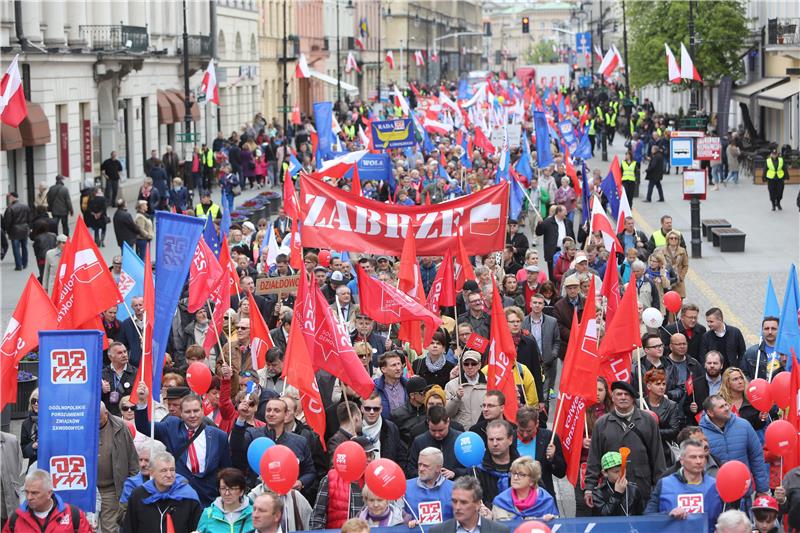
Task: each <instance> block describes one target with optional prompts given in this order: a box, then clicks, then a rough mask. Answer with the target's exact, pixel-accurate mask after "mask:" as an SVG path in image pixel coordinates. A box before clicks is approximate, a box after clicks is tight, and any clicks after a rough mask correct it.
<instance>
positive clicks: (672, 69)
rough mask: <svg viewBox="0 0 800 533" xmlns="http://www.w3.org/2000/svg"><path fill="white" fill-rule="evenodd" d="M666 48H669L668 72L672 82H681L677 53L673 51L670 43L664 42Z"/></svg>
mask: <svg viewBox="0 0 800 533" xmlns="http://www.w3.org/2000/svg"><path fill="white" fill-rule="evenodd" d="M664 48H666V49H667V72H668V73H669V74H668V77H669V82H670V83H680V82H681V69H680V67H679V66H678V62H677V61H675V55H674V54H673V53H672V50H671V49H670V47H669V45H668V44H667V43H664Z"/></svg>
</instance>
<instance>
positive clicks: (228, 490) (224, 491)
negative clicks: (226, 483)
mask: <svg viewBox="0 0 800 533" xmlns="http://www.w3.org/2000/svg"><path fill="white" fill-rule="evenodd" d="M240 490H242V488H241V487H220V488H219V493H220V494H231V493H233V492H236V491H240Z"/></svg>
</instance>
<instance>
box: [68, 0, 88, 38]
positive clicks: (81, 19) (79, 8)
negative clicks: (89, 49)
mask: <svg viewBox="0 0 800 533" xmlns="http://www.w3.org/2000/svg"><path fill="white" fill-rule="evenodd" d="M66 4H67V25H68V27H69V30H68V31H67V39H68V41H69V45H70V46H82V45H85V44H86V39H83V38H82V37H81V33H80V27H81V26H85V25H86V1H85V0H71V1H70V2H67V3H66Z"/></svg>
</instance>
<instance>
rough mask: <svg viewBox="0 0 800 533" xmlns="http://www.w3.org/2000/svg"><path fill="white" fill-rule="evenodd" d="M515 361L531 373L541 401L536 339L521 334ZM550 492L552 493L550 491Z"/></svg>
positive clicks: (540, 369)
mask: <svg viewBox="0 0 800 533" xmlns="http://www.w3.org/2000/svg"><path fill="white" fill-rule="evenodd" d="M517 362H518V363H522V364H523V365H525V366H527V367H528V370H530V371H531V374H532V375H533V382H534V384H535V385H536V395H537V396H538V397H539V401H540V402H541V401H542V400H543V398H544V391H543V390H542V354H540V353H539V345H538V344H536V339H534V338H533V337H530V336H528V335H523V336H522V337H521V338H520V340H519V344H518V345H517ZM551 494H552V493H551Z"/></svg>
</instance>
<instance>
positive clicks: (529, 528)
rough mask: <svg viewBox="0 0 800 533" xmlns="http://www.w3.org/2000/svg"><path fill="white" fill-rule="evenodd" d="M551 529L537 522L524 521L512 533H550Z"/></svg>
mask: <svg viewBox="0 0 800 533" xmlns="http://www.w3.org/2000/svg"><path fill="white" fill-rule="evenodd" d="M552 531H553V530H552V529H550V527H549V526H548V525H547V524H545V523H544V522H539V521H538V520H525V521H524V522H522V523H521V524H520V525H519V526H517V529H515V530H514V533H552Z"/></svg>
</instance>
